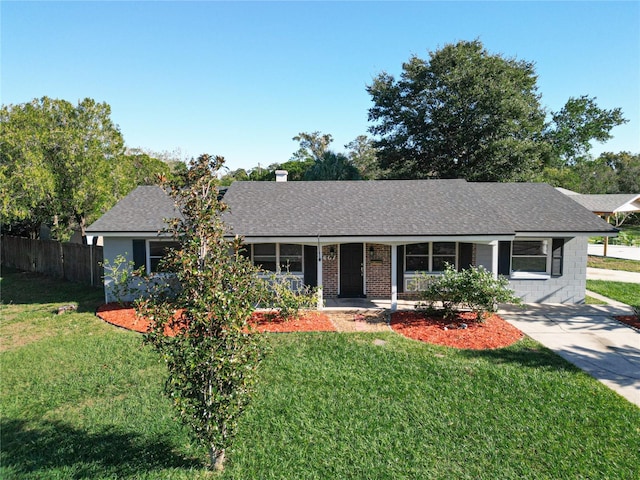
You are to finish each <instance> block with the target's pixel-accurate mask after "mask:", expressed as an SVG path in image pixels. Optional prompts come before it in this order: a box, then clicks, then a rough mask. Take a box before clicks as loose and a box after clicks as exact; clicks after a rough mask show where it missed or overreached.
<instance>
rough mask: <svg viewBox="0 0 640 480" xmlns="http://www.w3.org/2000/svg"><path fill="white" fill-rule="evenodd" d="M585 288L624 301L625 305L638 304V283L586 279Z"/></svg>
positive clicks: (639, 289) (639, 297) (639, 296)
mask: <svg viewBox="0 0 640 480" xmlns="http://www.w3.org/2000/svg"><path fill="white" fill-rule="evenodd" d="M587 290H591V291H592V292H596V293H599V294H600V295H604V296H605V297H608V298H612V299H613V300H617V301H619V302H622V303H626V304H627V305H638V306H640V283H626V282H610V281H608V280H587Z"/></svg>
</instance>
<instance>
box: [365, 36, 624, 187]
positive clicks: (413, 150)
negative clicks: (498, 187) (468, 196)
mask: <svg viewBox="0 0 640 480" xmlns="http://www.w3.org/2000/svg"><path fill="white" fill-rule="evenodd" d="M367 91H368V92H369V94H370V95H371V98H372V101H373V106H372V107H371V108H370V109H369V120H370V121H372V122H374V123H373V125H372V126H371V127H370V129H369V131H370V132H371V133H373V134H374V135H377V136H378V137H379V139H378V140H377V141H376V142H375V146H376V147H378V149H379V150H378V159H379V163H380V166H381V167H382V168H383V169H388V174H387V176H389V177H391V178H465V179H467V180H471V181H518V180H529V179H531V178H532V177H533V176H534V175H535V174H536V173H539V172H540V171H541V170H542V168H543V167H544V166H545V165H556V166H557V165H559V164H562V163H563V162H570V161H572V159H575V157H576V156H577V155H580V154H583V153H584V152H587V151H588V150H589V148H590V143H589V142H590V141H592V140H598V141H603V140H606V139H607V138H609V137H610V134H609V132H610V130H611V129H612V128H613V127H614V126H616V125H619V124H620V123H622V122H624V119H623V118H622V113H621V112H620V110H619V109H614V110H601V109H599V108H598V107H597V105H596V104H595V100H594V99H591V98H589V97H586V96H583V97H579V98H572V99H570V100H569V101H568V102H567V104H566V105H565V107H564V108H563V109H562V110H561V111H560V112H558V113H555V114H553V115H552V120H551V122H549V123H547V122H546V112H545V109H544V108H543V107H542V105H541V96H540V94H539V93H538V87H537V75H536V73H535V68H534V64H533V63H531V62H527V61H523V60H517V59H513V58H505V57H504V56H502V55H500V54H491V53H489V52H488V51H487V50H486V49H485V48H484V46H483V45H482V43H481V42H480V41H478V40H475V41H461V42H458V43H456V44H448V45H445V46H444V47H443V48H441V49H440V50H437V51H435V52H430V53H429V58H428V60H423V59H421V58H419V57H417V56H413V57H411V58H410V60H409V61H408V62H406V63H404V64H403V66H402V73H401V75H400V78H399V79H396V78H395V77H394V76H392V75H390V74H388V73H384V72H383V73H381V74H380V75H378V76H377V77H376V78H375V79H374V81H373V83H372V84H371V85H369V86H368V87H367Z"/></svg>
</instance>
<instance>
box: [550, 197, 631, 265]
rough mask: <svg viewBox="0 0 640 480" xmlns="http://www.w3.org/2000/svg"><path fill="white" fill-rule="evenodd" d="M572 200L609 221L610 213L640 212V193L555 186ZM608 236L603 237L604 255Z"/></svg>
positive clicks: (605, 254)
mask: <svg viewBox="0 0 640 480" xmlns="http://www.w3.org/2000/svg"><path fill="white" fill-rule="evenodd" d="M556 189H557V190H558V191H560V192H562V193H564V194H565V195H567V196H568V197H569V198H571V199H572V200H575V201H576V202H578V203H579V204H580V205H582V206H583V207H584V208H586V209H588V210H591V211H592V212H593V213H595V214H596V215H599V216H601V217H604V219H605V220H606V221H607V222H609V219H610V218H611V216H612V215H615V214H617V213H634V212H640V194H636V193H604V194H582V193H577V192H574V191H572V190H567V189H566V188H560V187H557V188H556ZM608 244H609V237H604V256H605V257H606V256H607V246H608Z"/></svg>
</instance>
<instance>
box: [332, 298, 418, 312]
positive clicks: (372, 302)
mask: <svg viewBox="0 0 640 480" xmlns="http://www.w3.org/2000/svg"><path fill="white" fill-rule="evenodd" d="M417 304H418V302H417V301H413V300H398V301H397V302H396V309H397V310H414V309H415V308H416V305H417ZM391 308H392V305H391V299H383V298H380V299H377V298H325V299H324V306H323V308H322V309H323V311H341V310H391Z"/></svg>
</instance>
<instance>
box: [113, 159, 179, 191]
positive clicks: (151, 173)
mask: <svg viewBox="0 0 640 480" xmlns="http://www.w3.org/2000/svg"><path fill="white" fill-rule="evenodd" d="M116 168H117V169H118V172H117V174H116V175H114V177H115V179H116V190H117V192H118V196H119V197H124V196H125V195H127V194H128V193H129V192H130V191H131V190H133V189H134V188H135V187H136V186H138V185H158V184H160V183H161V182H162V180H163V179H169V178H172V176H173V174H172V172H171V167H170V166H169V165H168V164H167V163H166V162H163V161H162V160H159V159H157V158H154V157H151V156H149V154H147V153H143V152H142V151H139V150H127V152H126V153H125V154H124V155H123V156H122V159H121V161H119V162H118V163H117V165H116Z"/></svg>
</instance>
